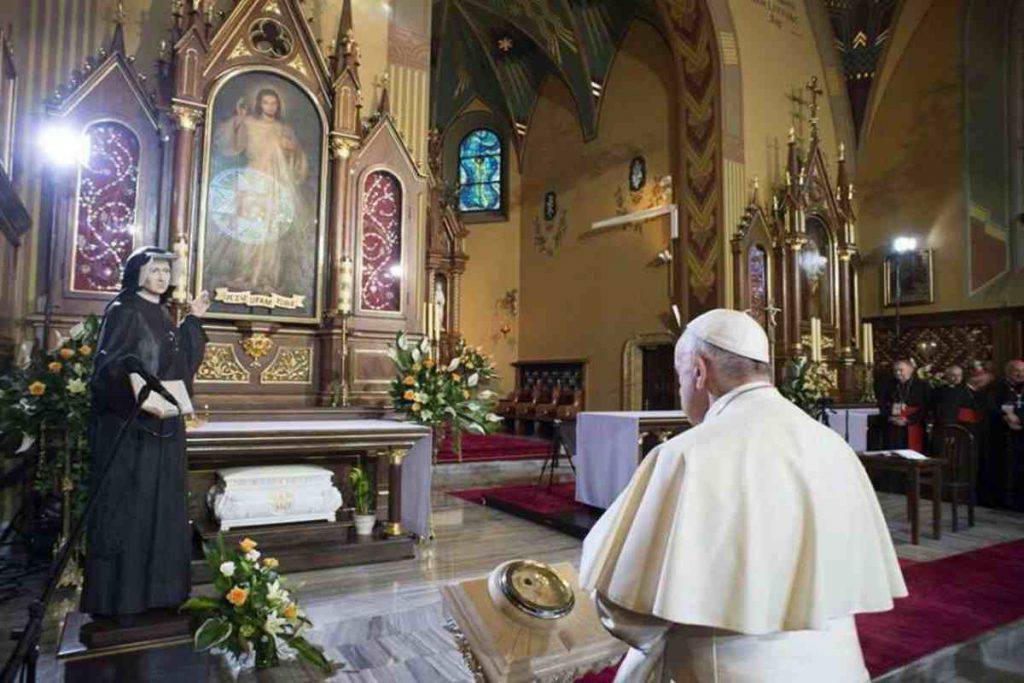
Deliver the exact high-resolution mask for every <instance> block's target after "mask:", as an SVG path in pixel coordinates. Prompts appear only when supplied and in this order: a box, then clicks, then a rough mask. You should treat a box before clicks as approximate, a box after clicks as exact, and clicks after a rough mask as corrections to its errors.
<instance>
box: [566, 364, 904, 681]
mask: <svg viewBox="0 0 1024 683" xmlns="http://www.w3.org/2000/svg"><path fill="white" fill-rule="evenodd" d="M580 582H581V584H582V586H583V587H584V588H585V589H587V590H590V591H598V592H600V593H601V594H602V595H604V596H606V597H607V598H608V599H609V600H611V601H612V602H613V603H615V604H616V605H619V606H621V607H624V608H626V609H629V610H632V611H634V612H639V613H641V614H645V615H654V616H655V617H659V618H661V619H664V620H667V621H670V622H674V623H675V624H677V625H688V626H675V627H673V628H672V629H671V630H670V631H669V635H668V636H667V640H666V641H665V651H664V665H665V667H664V671H663V673H662V676H663V677H664V680H666V681H667V680H672V679H674V680H676V681H690V680H697V681H704V680H708V681H768V680H771V681H776V680H777V681H812V680H820V681H825V680H828V681H847V680H850V681H854V680H865V679H866V678H867V674H866V671H865V669H864V664H863V658H862V656H861V653H860V648H859V644H858V642H857V636H856V629H855V627H854V624H853V618H852V615H853V614H856V613H859V612H879V611H885V610H889V609H891V608H892V606H893V601H892V599H893V598H894V597H903V596H906V595H907V589H906V586H905V584H904V582H903V576H902V574H901V572H900V569H899V565H898V564H897V561H896V553H895V551H894V550H893V546H892V541H891V539H890V537H889V530H888V528H887V527H886V524H885V520H884V518H883V517H882V512H881V509H880V508H879V505H878V500H877V498H876V496H875V492H874V490H873V489H872V487H871V483H870V481H869V479H868V477H867V474H866V473H865V471H864V468H863V467H862V466H861V464H860V462H859V461H858V460H857V457H856V455H855V454H854V453H853V451H852V450H851V449H850V447H849V446H848V445H847V444H846V443H845V442H844V441H843V440H842V439H841V438H840V437H839V436H838V435H837V434H836V433H835V432H833V431H832V430H830V429H828V428H827V427H825V426H824V425H821V424H819V423H817V422H815V421H814V420H812V419H811V418H809V417H808V416H807V415H805V414H804V413H803V412H802V411H801V410H799V409H798V408H797V407H795V406H794V405H793V404H792V403H790V402H789V401H787V400H786V399H785V398H783V397H782V395H781V394H779V393H778V391H776V389H775V388H774V387H772V386H771V385H770V384H767V383H753V384H747V385H744V386H742V387H738V388H737V389H734V390H733V391H731V392H729V393H728V394H726V395H725V396H722V397H721V398H720V399H718V400H717V401H715V403H713V404H712V406H711V407H710V409H709V410H708V413H707V416H706V417H705V419H704V421H703V422H702V423H701V424H700V425H698V426H696V427H694V428H692V429H690V430H689V431H686V432H684V433H683V434H680V435H679V436H677V437H675V438H674V439H672V440H670V441H668V442H666V443H664V444H662V445H661V446H659V447H657V448H655V449H654V450H652V451H651V452H650V454H648V456H647V458H646V459H645V460H644V461H643V463H641V465H640V467H639V468H638V469H637V471H636V473H635V474H634V475H633V478H632V480H631V481H630V483H629V485H628V486H627V487H626V489H625V490H624V491H623V492H622V493H621V494H619V496H618V498H617V499H616V500H615V502H614V503H612V506H611V507H610V508H609V509H608V510H607V512H605V514H604V515H603V516H602V517H601V519H600V520H598V522H597V524H596V525H595V526H594V528H593V529H592V530H591V532H590V533H589V534H588V536H587V538H586V540H585V541H584V544H583V557H582V561H581V565H580ZM637 654H638V652H637V651H635V650H634V651H632V652H631V656H634V658H635V656H636V655H637Z"/></svg>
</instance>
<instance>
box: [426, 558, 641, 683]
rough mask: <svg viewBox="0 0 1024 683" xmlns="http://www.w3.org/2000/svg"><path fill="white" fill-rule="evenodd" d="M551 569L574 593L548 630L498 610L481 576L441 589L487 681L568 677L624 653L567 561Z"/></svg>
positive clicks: (611, 662)
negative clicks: (572, 602)
mask: <svg viewBox="0 0 1024 683" xmlns="http://www.w3.org/2000/svg"><path fill="white" fill-rule="evenodd" d="M554 569H555V570H556V571H557V572H558V573H559V574H560V575H561V576H562V577H563V578H565V579H566V580H568V581H569V584H570V585H571V586H572V587H573V590H574V591H575V594H576V606H575V607H574V608H573V611H572V612H570V613H569V614H568V615H567V616H565V617H563V620H564V624H562V625H561V628H560V629H559V630H558V631H557V632H554V633H552V632H545V631H538V630H532V629H527V628H525V627H523V626H520V625H519V624H517V623H516V622H515V621H513V620H512V619H511V618H509V617H508V616H506V615H504V614H502V613H501V612H500V611H499V610H498V608H497V607H495V605H494V603H493V602H492V601H491V597H490V595H489V594H488V592H487V579H486V578H482V579H473V580H469V581H463V582H462V583H459V584H455V585H452V586H443V587H442V588H441V594H442V595H444V598H445V602H446V604H447V606H448V609H449V610H450V613H451V614H452V616H453V618H454V619H455V621H456V622H457V623H458V625H459V628H460V629H462V632H463V635H465V637H466V640H467V641H468V643H469V647H470V650H471V651H472V654H473V656H474V657H475V658H476V661H477V663H478V664H479V665H480V668H481V669H482V670H483V674H484V676H485V677H486V679H487V680H488V681H489V682H490V683H499V682H500V683H505V682H509V683H520V682H522V683H526V682H527V681H572V680H575V679H576V678H579V677H580V676H583V675H584V674H586V673H588V672H592V671H600V670H602V669H604V668H606V667H609V666H612V665H614V664H615V663H616V662H618V661H619V659H621V657H622V655H624V654H625V652H626V649H627V648H626V645H625V643H623V642H621V641H619V640H616V639H615V638H613V637H612V636H611V635H610V634H609V633H608V632H607V631H605V630H604V627H603V626H601V621H600V619H599V618H598V616H597V608H596V607H595V606H594V601H593V600H591V599H590V596H588V595H586V594H585V593H583V592H582V591H581V590H580V587H579V579H578V578H577V576H576V571H575V570H574V569H573V568H572V565H570V564H568V563H563V564H558V565H555V566H554Z"/></svg>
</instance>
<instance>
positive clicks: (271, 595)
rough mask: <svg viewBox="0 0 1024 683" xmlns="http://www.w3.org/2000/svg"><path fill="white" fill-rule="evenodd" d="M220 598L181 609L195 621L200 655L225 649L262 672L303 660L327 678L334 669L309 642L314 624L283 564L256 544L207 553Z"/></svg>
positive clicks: (218, 546)
mask: <svg viewBox="0 0 1024 683" xmlns="http://www.w3.org/2000/svg"><path fill="white" fill-rule="evenodd" d="M203 550H204V552H205V554H206V563H207V565H209V567H210V570H211V571H212V572H213V577H214V578H213V588H214V591H215V592H216V594H217V597H194V598H191V599H189V600H188V601H187V602H186V603H185V604H184V605H182V606H181V609H182V611H185V612H188V613H189V614H191V615H192V616H193V617H194V618H195V619H194V631H193V641H194V644H195V648H196V650H199V651H203V650H219V651H224V652H227V653H229V654H230V655H231V656H233V657H234V658H235V659H236V661H238V662H244V661H246V660H248V659H249V658H250V657H254V658H255V666H256V668H257V669H266V668H270V667H273V666H276V665H277V664H279V663H280V661H281V660H282V659H291V658H295V657H298V658H300V659H302V660H304V661H306V662H309V663H310V664H312V665H313V666H315V667H317V668H318V669H320V670H321V671H322V672H323V673H325V674H330V673H331V672H332V671H333V670H334V664H333V663H332V662H331V661H330V660H329V659H327V657H326V656H324V653H323V651H322V650H321V649H320V648H319V647H317V646H316V645H313V644H312V643H310V642H309V641H308V640H306V639H305V637H303V635H302V633H303V632H304V631H305V629H307V628H309V627H310V626H312V623H311V622H310V621H309V619H308V618H306V616H305V615H304V614H303V613H302V610H301V609H299V606H298V604H297V603H296V601H295V598H293V597H292V595H291V594H290V593H289V592H288V591H287V590H286V589H285V588H284V578H283V577H282V576H281V574H280V572H279V571H278V561H277V560H276V559H274V558H273V557H264V556H262V555H261V553H260V550H259V548H258V545H257V543H256V541H253V540H252V539H249V538H246V539H243V540H242V541H241V542H240V543H239V544H238V547H237V548H232V549H230V550H229V549H228V548H226V547H225V546H224V539H223V537H221V536H218V537H217V540H216V541H215V542H211V543H207V544H206V545H205V546H204V548H203Z"/></svg>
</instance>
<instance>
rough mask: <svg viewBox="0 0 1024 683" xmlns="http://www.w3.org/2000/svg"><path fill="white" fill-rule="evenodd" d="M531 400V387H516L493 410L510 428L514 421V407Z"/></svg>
mask: <svg viewBox="0 0 1024 683" xmlns="http://www.w3.org/2000/svg"><path fill="white" fill-rule="evenodd" d="M532 398H533V388H532V387H517V388H515V389H513V390H512V391H511V392H510V393H509V395H508V396H507V397H505V398H503V399H501V400H500V401H498V406H497V407H496V408H495V410H494V412H495V414H497V415H499V416H500V417H503V418H504V419H505V422H506V424H507V425H509V427H510V428H513V427H514V426H515V419H516V406H517V405H519V404H520V403H525V402H527V401H530V400H531V399H532Z"/></svg>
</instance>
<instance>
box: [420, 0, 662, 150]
mask: <svg viewBox="0 0 1024 683" xmlns="http://www.w3.org/2000/svg"><path fill="white" fill-rule="evenodd" d="M653 8H654V0H636V1H631V2H623V1H622V0H434V4H433V13H434V14H433V37H432V50H433V59H432V64H433V66H432V69H433V72H432V81H431V95H432V97H431V99H432V101H433V104H432V110H431V123H432V125H433V126H434V127H438V128H442V129H443V128H446V127H447V126H448V124H450V123H451V122H452V120H453V119H454V118H455V117H456V116H458V115H459V113H460V112H461V111H462V110H463V109H464V108H465V107H466V105H467V104H469V103H470V102H472V101H473V100H474V99H476V98H479V99H480V100H481V101H482V102H483V103H484V104H486V105H487V106H488V107H490V108H491V110H492V111H494V112H496V113H498V114H499V115H501V116H503V117H505V118H506V119H507V120H508V122H509V127H510V128H511V129H512V130H513V131H515V132H516V134H517V138H518V139H519V140H522V139H523V138H524V137H525V135H526V130H527V127H528V125H529V121H530V115H531V113H532V112H533V108H534V104H535V103H536V101H537V95H538V89H539V88H540V85H541V82H542V81H543V80H544V78H545V76H547V75H548V74H554V75H556V76H557V77H559V78H561V79H562V80H563V81H564V82H565V84H566V86H567V87H568V88H569V91H570V92H571V93H572V96H573V99H574V100H575V102H576V113H577V116H578V118H579V122H580V127H581V128H582V130H583V135H584V137H585V138H586V139H590V138H592V137H593V136H594V135H595V134H596V132H597V112H598V102H599V99H600V97H601V91H602V89H603V86H604V83H605V80H606V79H607V77H608V71H609V68H610V67H611V63H612V57H613V56H614V54H615V50H616V49H617V47H618V45H619V43H620V41H621V39H622V37H623V35H624V34H625V32H626V29H627V27H628V25H629V22H630V20H632V19H633V18H634V17H636V16H638V15H639V16H647V17H650V16H651V13H652V12H653V11H654V9H653Z"/></svg>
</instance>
